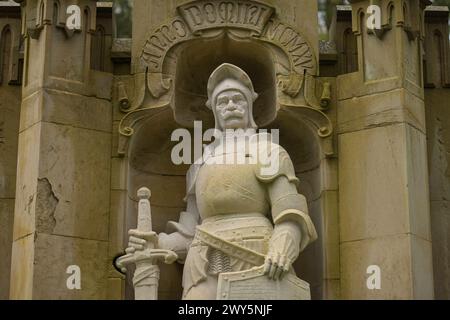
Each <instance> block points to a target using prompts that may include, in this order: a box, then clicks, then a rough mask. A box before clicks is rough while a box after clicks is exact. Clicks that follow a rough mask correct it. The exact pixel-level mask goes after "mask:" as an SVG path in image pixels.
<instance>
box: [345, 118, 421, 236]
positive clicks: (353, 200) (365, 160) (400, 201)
mask: <svg viewBox="0 0 450 320" xmlns="http://www.w3.org/2000/svg"><path fill="white" fill-rule="evenodd" d="M339 148H340V150H341V158H340V161H339V166H340V168H339V171H340V175H339V176H340V178H339V179H340V182H339V183H340V186H345V188H344V187H342V188H341V190H340V202H339V203H340V210H339V212H340V221H342V222H343V223H342V224H341V241H351V240H361V239H367V238H373V237H380V236H386V235H394V234H401V233H413V234H416V235H418V236H420V237H422V238H424V239H430V231H429V209H428V207H427V203H428V192H427V182H426V176H425V175H426V166H427V164H426V159H423V158H421V156H419V154H420V153H419V151H422V152H425V151H426V146H425V137H424V136H423V134H422V133H420V132H418V131H417V130H416V129H414V128H411V127H410V126H407V125H403V124H399V125H395V126H388V127H380V128H374V129H369V130H364V131H358V132H355V133H349V134H343V135H341V136H340V138H339ZM419 148H421V149H419ZM412 152H416V153H415V154H416V155H417V156H416V157H412V158H409V157H408V155H409V154H411V153H412ZM424 155H425V153H423V154H422V156H424Z"/></svg>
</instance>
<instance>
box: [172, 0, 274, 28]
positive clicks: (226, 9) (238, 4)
mask: <svg viewBox="0 0 450 320" xmlns="http://www.w3.org/2000/svg"><path fill="white" fill-rule="evenodd" d="M274 11H275V10H274V8H272V7H269V6H267V5H265V4H262V3H258V2H255V1H207V0H200V1H194V2H191V3H188V4H185V5H181V6H179V7H178V12H179V13H180V14H181V16H182V17H183V18H184V20H185V21H186V22H187V24H188V25H189V28H190V29H191V30H192V32H193V33H194V34H198V33H199V32H200V31H202V30H206V29H211V28H217V27H220V28H223V27H234V28H244V29H249V30H253V31H254V32H255V33H256V34H258V35H260V34H261V33H262V31H263V29H264V26H265V25H266V23H267V21H268V20H269V18H270V17H271V16H272V14H273V13H274Z"/></svg>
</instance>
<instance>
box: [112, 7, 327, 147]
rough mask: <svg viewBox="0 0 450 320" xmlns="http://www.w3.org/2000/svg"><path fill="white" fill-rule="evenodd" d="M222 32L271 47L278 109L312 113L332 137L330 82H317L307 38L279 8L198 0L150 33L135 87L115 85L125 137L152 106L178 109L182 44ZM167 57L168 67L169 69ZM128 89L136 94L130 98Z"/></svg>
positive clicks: (323, 132) (323, 135)
mask: <svg viewBox="0 0 450 320" xmlns="http://www.w3.org/2000/svg"><path fill="white" fill-rule="evenodd" d="M224 36H226V37H228V38H231V39H235V40H238V41H254V42H258V43H260V44H262V45H264V46H266V47H268V48H269V49H270V51H271V52H272V56H273V57H274V61H273V63H274V69H275V73H276V76H277V79H276V80H277V81H276V82H277V87H278V88H277V89H278V90H277V105H278V106H277V109H280V108H295V109H296V110H297V112H300V113H303V114H304V117H308V118H310V119H309V120H310V121H309V122H310V123H313V125H314V126H315V127H316V129H317V134H318V136H319V137H321V138H328V137H330V136H331V134H332V132H333V128H332V125H331V121H330V120H329V118H328V117H327V115H326V114H325V113H324V112H326V111H327V109H328V104H329V101H330V86H329V84H327V83H324V84H320V85H319V81H318V80H317V79H316V76H317V61H316V57H315V54H314V52H313V50H312V48H311V46H310V45H309V44H308V42H307V41H306V39H305V37H304V36H303V35H302V34H301V33H300V32H299V31H298V30H296V29H295V28H294V27H292V26H291V25H289V24H287V23H285V22H284V21H281V20H280V19H278V18H277V15H276V9H275V8H274V7H272V6H270V5H268V4H265V3H264V2H260V1H250V0H234V1H211V0H195V1H191V2H188V3H185V4H182V5H180V6H178V7H177V14H176V16H174V17H173V18H172V19H171V20H170V21H169V22H168V23H165V24H163V25H161V26H160V27H158V28H156V30H152V32H151V33H149V34H148V36H147V40H146V41H145V43H144V45H143V48H142V51H141V55H140V59H139V61H138V62H137V63H135V65H134V66H133V68H134V71H135V72H134V74H135V76H134V77H135V79H134V86H133V87H134V89H130V88H126V87H124V84H123V83H120V84H118V85H117V88H116V93H117V98H116V100H120V101H117V104H118V105H119V107H120V109H121V111H122V112H126V113H127V114H126V115H125V116H124V118H123V119H122V121H121V124H120V127H119V132H120V134H121V138H122V139H123V138H125V139H127V138H129V137H130V136H131V135H132V134H133V132H134V129H133V127H134V126H135V125H136V123H137V122H139V121H140V119H143V118H145V117H146V115H148V116H150V115H151V114H152V113H153V112H152V109H155V108H167V107H168V106H171V107H172V108H174V105H173V101H174V99H173V96H174V90H173V86H174V80H175V79H174V77H175V74H174V73H175V72H174V71H173V70H176V68H174V67H173V65H174V64H175V65H176V62H177V53H178V52H180V51H181V50H180V47H182V46H183V45H186V44H188V43H189V42H190V41H195V40H198V39H201V38H203V39H216V38H220V37H224ZM168 59H170V63H169V64H171V68H170V70H166V64H165V62H166V61H167V60H168ZM143 75H145V76H143ZM130 87H131V86H130ZM205 90H206V88H205ZM128 91H131V94H130V95H132V96H133V98H132V99H129V98H128V93H127V92H128ZM318 91H320V92H318ZM146 92H148V93H149V94H148V95H147V94H146ZM147 96H148V97H149V98H147ZM312 114H314V115H313V116H311V115H312ZM119 145H120V146H121V147H120V148H121V150H119V153H120V154H125V153H126V148H127V142H126V141H122V142H121V143H120V144H119Z"/></svg>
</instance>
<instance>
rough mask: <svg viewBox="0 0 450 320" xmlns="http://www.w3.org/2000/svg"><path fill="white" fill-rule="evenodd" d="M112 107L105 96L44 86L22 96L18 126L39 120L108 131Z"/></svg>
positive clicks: (23, 126)
mask: <svg viewBox="0 0 450 320" xmlns="http://www.w3.org/2000/svg"><path fill="white" fill-rule="evenodd" d="M111 117H112V107H111V103H110V102H109V101H108V100H103V99H98V98H95V97H86V96H82V95H79V94H74V93H71V92H64V91H59V90H52V89H44V90H42V91H38V92H35V93H33V94H32V95H30V96H27V97H26V98H24V100H23V102H22V114H21V124H20V130H21V131H23V130H25V129H26V128H28V127H30V126H31V125H33V124H34V123H36V122H38V121H45V122H51V123H56V124H65V125H70V126H74V127H78V128H84V129H92V130H98V131H104V132H111V130H112V125H111V121H112V119H111Z"/></svg>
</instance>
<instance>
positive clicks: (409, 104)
mask: <svg viewBox="0 0 450 320" xmlns="http://www.w3.org/2000/svg"><path fill="white" fill-rule="evenodd" d="M350 2H351V3H352V18H353V19H352V20H353V32H354V33H355V35H356V37H357V42H358V59H359V63H358V65H359V70H358V71H357V72H355V73H349V74H346V75H342V76H340V77H338V91H339V93H338V99H339V102H338V133H339V190H340V201H339V206H340V235H341V243H340V251H341V281H342V283H341V289H342V292H341V293H342V298H344V299H430V298H433V265H432V250H431V236H430V208H429V206H430V201H429V190H428V189H429V188H428V171H427V144H426V130H425V110H424V90H423V80H422V79H423V71H422V70H423V69H422V42H423V25H422V24H423V10H424V7H425V5H426V4H429V1H424V0H411V1H400V0H394V1H390V0H389V1H387V0H386V1H385V0H378V1H375V0H371V1H369V0H353V1H350ZM369 5H378V6H379V7H380V8H381V29H378V30H375V31H370V30H368V28H367V23H366V22H367V19H368V18H369V16H370V15H369V14H367V8H368V6H369ZM370 266H378V267H379V268H380V269H379V270H380V272H381V273H380V275H381V278H380V279H381V288H380V289H376V288H375V289H372V290H371V289H369V288H368V286H367V279H368V278H369V277H370V276H371V275H374V277H376V274H373V271H371V270H370V269H369V271H371V273H370V274H368V273H367V271H368V268H369V267H370ZM375 268H376V267H375ZM375 270H376V269H375ZM370 279H373V278H369V280H370ZM372 283H373V284H376V282H372Z"/></svg>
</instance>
